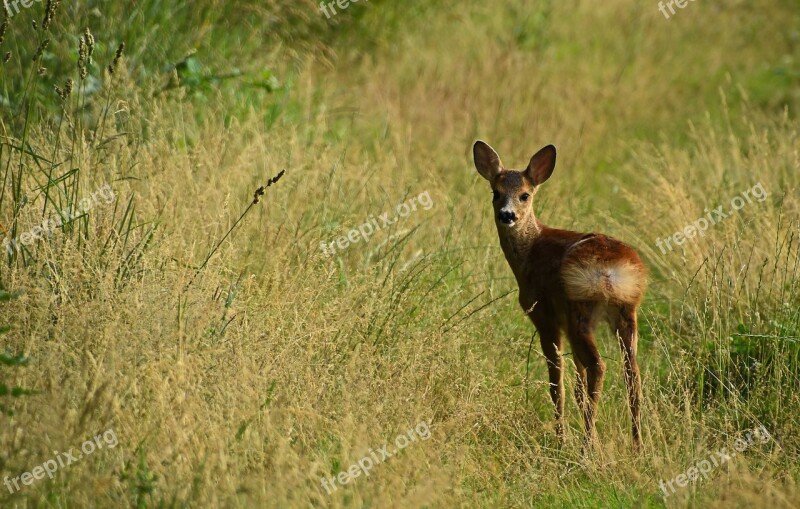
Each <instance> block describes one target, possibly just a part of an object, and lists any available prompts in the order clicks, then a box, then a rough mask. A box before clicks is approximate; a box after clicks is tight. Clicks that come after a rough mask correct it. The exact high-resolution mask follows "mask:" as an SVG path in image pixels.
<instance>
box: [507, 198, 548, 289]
mask: <svg viewBox="0 0 800 509" xmlns="http://www.w3.org/2000/svg"><path fill="white" fill-rule="evenodd" d="M541 232H542V224H541V223H540V222H539V220H538V219H536V217H534V215H533V214H532V213H531V214H529V217H528V218H527V219H526V220H525V221H524V222H519V223H517V224H516V225H515V226H514V227H513V228H509V227H507V226H505V225H503V224H500V223H497V233H498V234H499V236H500V247H501V248H503V254H505V256H506V261H508V264H509V265H510V266H511V270H512V271H513V272H514V275H515V276H516V278H517V280H518V281H519V280H520V279H521V278H522V277H524V272H525V266H526V265H527V263H528V260H529V259H530V257H529V255H530V252H531V250H532V249H533V246H534V245H535V244H536V242H537V240H539V237H540V235H541Z"/></svg>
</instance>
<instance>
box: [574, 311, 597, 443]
mask: <svg viewBox="0 0 800 509" xmlns="http://www.w3.org/2000/svg"><path fill="white" fill-rule="evenodd" d="M595 307H596V304H595V303H593V302H574V303H571V305H570V317H569V327H568V331H569V341H570V345H571V346H572V351H573V353H574V354H575V358H576V359H578V361H579V362H580V364H581V365H582V366H584V367H585V369H586V395H587V400H586V402H585V403H584V413H583V421H584V426H585V428H586V442H587V444H591V443H593V442H594V438H595V427H594V421H595V417H596V415H597V405H598V402H599V400H600V393H601V392H602V391H603V377H604V376H605V372H606V365H605V363H604V362H603V359H602V358H601V357H600V352H599V351H598V350H597V344H596V343H595V338H594V327H595V325H596V319H595V316H594V315H595V313H594V312H595Z"/></svg>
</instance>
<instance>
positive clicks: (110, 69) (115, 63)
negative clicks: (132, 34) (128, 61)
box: [108, 42, 125, 76]
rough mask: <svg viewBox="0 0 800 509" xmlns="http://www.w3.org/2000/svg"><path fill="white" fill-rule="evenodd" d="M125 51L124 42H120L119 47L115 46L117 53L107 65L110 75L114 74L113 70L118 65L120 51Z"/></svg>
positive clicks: (120, 57) (120, 55)
mask: <svg viewBox="0 0 800 509" xmlns="http://www.w3.org/2000/svg"><path fill="white" fill-rule="evenodd" d="M123 51H125V43H124V42H122V43H120V45H119V47H118V48H117V54H116V55H115V56H114V61H113V62H112V63H111V65H109V66H108V73H109V74H111V75H112V76H113V75H114V71H116V70H117V66H118V65H119V61H120V60H121V59H122V52H123Z"/></svg>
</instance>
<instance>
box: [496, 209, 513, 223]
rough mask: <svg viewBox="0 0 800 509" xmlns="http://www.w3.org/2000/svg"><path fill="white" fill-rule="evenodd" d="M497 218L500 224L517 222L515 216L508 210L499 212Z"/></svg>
mask: <svg viewBox="0 0 800 509" xmlns="http://www.w3.org/2000/svg"><path fill="white" fill-rule="evenodd" d="M497 218H498V219H500V221H501V222H503V223H506V224H509V223H513V222H514V221H516V220H517V215H516V214H514V212H512V211H510V210H501V211H500V212H499V213H498V214H497Z"/></svg>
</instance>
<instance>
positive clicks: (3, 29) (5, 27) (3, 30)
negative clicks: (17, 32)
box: [0, 16, 8, 44]
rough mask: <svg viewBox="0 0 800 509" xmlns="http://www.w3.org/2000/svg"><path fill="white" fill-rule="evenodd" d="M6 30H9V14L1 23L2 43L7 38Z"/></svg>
mask: <svg viewBox="0 0 800 509" xmlns="http://www.w3.org/2000/svg"><path fill="white" fill-rule="evenodd" d="M6 31H8V16H6V17H5V19H3V22H2V23H0V44H3V41H4V40H5V39H6Z"/></svg>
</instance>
